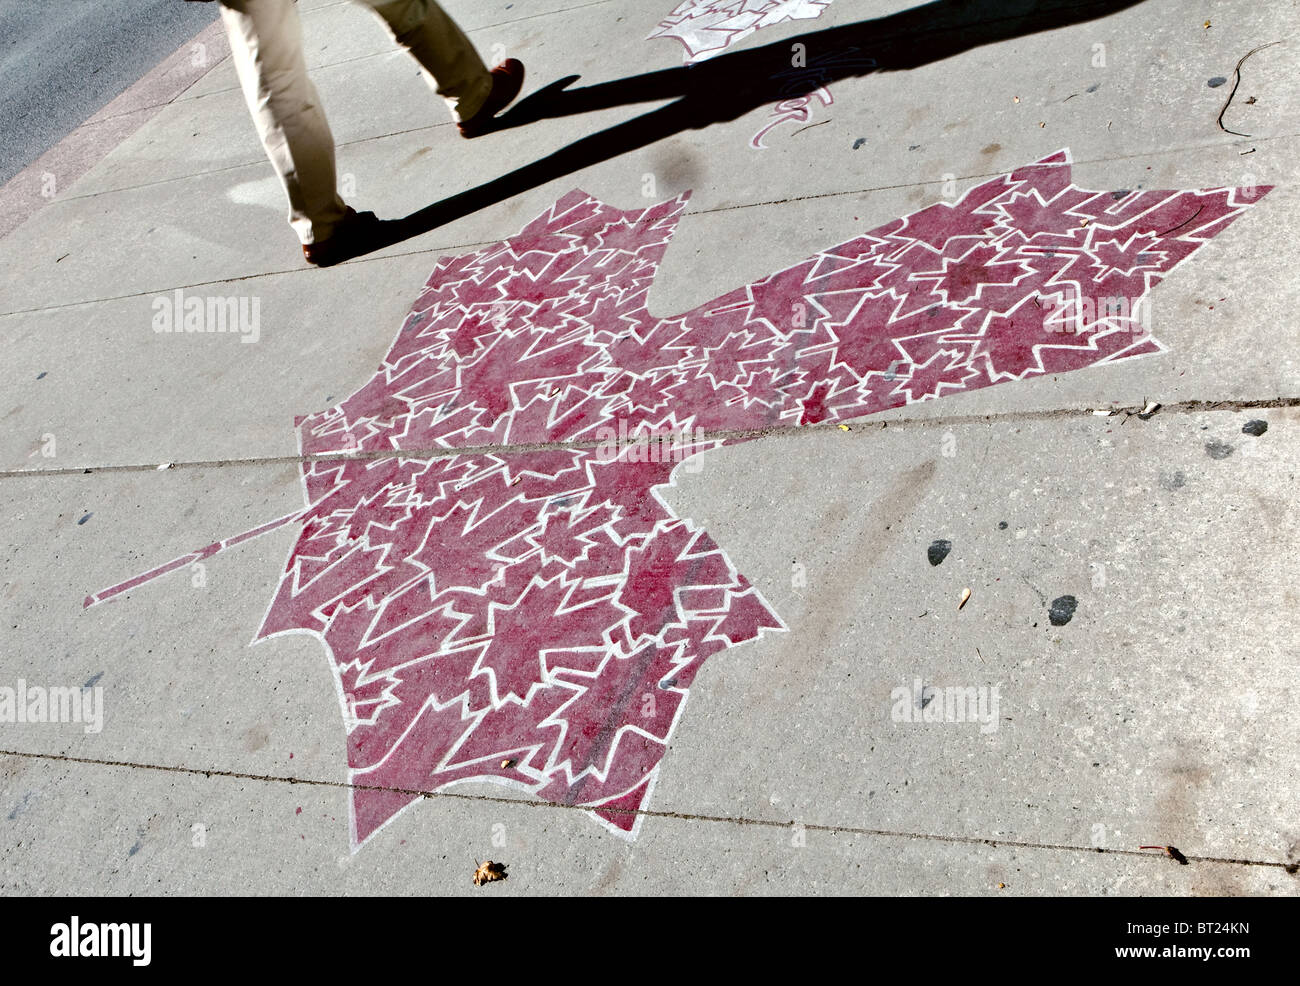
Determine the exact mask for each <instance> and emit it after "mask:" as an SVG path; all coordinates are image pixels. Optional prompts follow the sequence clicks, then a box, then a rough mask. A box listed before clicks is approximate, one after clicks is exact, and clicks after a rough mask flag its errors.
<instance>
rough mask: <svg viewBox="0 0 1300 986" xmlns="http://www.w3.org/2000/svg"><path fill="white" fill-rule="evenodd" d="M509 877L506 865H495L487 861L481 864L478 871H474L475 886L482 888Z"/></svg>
mask: <svg viewBox="0 0 1300 986" xmlns="http://www.w3.org/2000/svg"><path fill="white" fill-rule="evenodd" d="M509 875H510V874H508V873H507V872H506V864H505V863H494V862H492V860H490V859H487V860H484V861H483V862H481V863H479V866H478V869H476V870H475V871H474V886H476V887H481V886H483V884H485V883H493V882H494V881H496V880H504V879H505V878H506V877H507V876H509Z"/></svg>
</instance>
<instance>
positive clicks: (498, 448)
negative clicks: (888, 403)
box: [0, 397, 1300, 479]
mask: <svg viewBox="0 0 1300 986" xmlns="http://www.w3.org/2000/svg"><path fill="white" fill-rule="evenodd" d="M1146 406H1147V403H1142V404H1130V405H1125V406H1122V407H1120V406H1116V407H1110V408H1105V409H1103V410H1105V411H1107V412H1108V413H1107V414H1106V415H1105V416H1106V417H1107V418H1115V417H1119V416H1120V415H1121V414H1122V415H1125V417H1124V419H1123V420H1125V421H1127V420H1128V418H1129V417H1132V416H1134V415H1139V414H1141V412H1142V411H1143V410H1144V408H1145V407H1146ZM1286 407H1300V397H1268V398H1258V399H1247V400H1243V399H1229V400H1219V401H1202V400H1187V401H1179V402H1177V403H1174V404H1161V405H1160V411H1159V413H1161V414H1199V413H1205V412H1211V411H1232V412H1237V411H1250V410H1256V409H1261V408H1286ZM1092 417H1098V414H1097V410H1095V409H1093V408H1087V407H1083V408H1049V409H1045V410H1039V411H1008V412H1005V413H1000V414H953V415H940V416H935V417H926V418H893V419H885V420H881V421H877V422H864V421H863V420H862V419H856V420H855V421H854V423H853V424H852V425H850V434H852V433H853V432H858V433H859V435H857V436H856V437H861V436H862V435H863V434H865V433H867V432H869V431H876V430H884V429H886V428H891V427H892V428H916V427H921V428H952V427H960V426H962V425H972V424H997V423H1002V422H1025V421H1059V420H1068V419H1071V418H1092ZM840 424H841V422H838V421H826V422H821V423H819V424H815V425H773V426H770V427H766V428H748V429H732V430H724V431H715V432H708V433H705V434H704V435H703V436H702V439H701V440H702V441H703V442H705V443H708V442H717V441H721V442H730V441H742V440H752V439H755V438H794V437H797V436H800V435H805V434H822V433H826V432H831V431H838V429H839V425H840ZM664 437H671V436H664ZM646 438H647V441H650V440H653V438H654V436H646ZM606 443H607V442H606V440H603V439H599V438H593V439H589V440H569V441H558V442H534V443H519V444H513V445H472V446H466V447H463V448H442V447H435V448H412V449H398V450H388V449H378V450H375V451H369V452H325V453H319V454H316V455H266V456H253V457H250V458H246V459H196V460H191V461H168V462H167V463H166V465H167V469H166V470H164V469H162V468H161V466H159V465H158V464H157V463H152V462H151V463H120V464H110V465H100V466H85V465H82V466H66V467H63V468H59V469H5V470H0V479H31V478H33V477H35V478H41V479H45V478H51V477H56V476H86V475H93V474H95V473H119V472H162V471H171V470H172V469H222V468H227V467H231V466H234V467H239V466H288V465H294V466H297V465H302V464H309V463H314V462H347V461H350V460H360V461H379V460H383V459H441V458H447V457H451V456H457V455H512V454H517V453H524V452H554V451H564V450H581V449H594V448H599V447H600V446H601V445H604V444H606ZM647 447H648V446H647Z"/></svg>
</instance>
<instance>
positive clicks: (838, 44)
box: [374, 0, 1142, 249]
mask: <svg viewBox="0 0 1300 986" xmlns="http://www.w3.org/2000/svg"><path fill="white" fill-rule="evenodd" d="M1141 2H1142V0H934V2H932V3H927V4H923V5H921V6H918V7H912V8H910V9H908V10H904V11H901V12H899V13H896V14H890V15H888V16H885V17H879V18H875V19H873V20H866V21H858V22H856V23H853V24H845V25H840V26H837V27H831V28H827V29H825V30H820V31H810V32H808V33H805V34H800V35H797V36H794V37H787V38H783V39H782V40H780V41H777V42H774V43H772V44H768V45H764V46H762V47H758V48H753V49H748V50H742V51H736V52H731V53H726V54H722V55H719V56H717V57H715V58H712V59H709V60H707V61H704V62H701V63H698V64H695V65H690V66H678V67H675V68H670V69H663V70H661V71H657V72H647V73H644V74H642V75H635V76H630V77H628V78H625V79H618V80H615V81H612V82H604V83H598V84H596V85H591V86H584V87H582V88H579V89H571V88H569V87H570V86H571V85H572V84H573V83H574V82H575V81H577V79H578V78H579V77H578V76H570V77H568V78H564V79H561V80H559V81H557V82H555V83H552V84H551V85H549V86H546V87H545V88H543V89H541V90H539V91H538V92H535V93H533V94H532V95H530V96H528V97H527V98H525V99H523V100H521V101H520V102H519V103H517V104H516V105H515V107H514V108H513V109H511V110H510V111H509V112H507V113H505V114H504V115H503V116H502V117H501V118H500V119H499V120H498V125H497V128H496V129H508V128H511V127H518V126H523V125H525V124H528V123H533V122H536V121H538V120H543V119H548V118H556V117H562V116H572V115H575V114H579V113H591V112H595V111H597V110H602V109H608V108H610V107H615V106H623V105H633V104H636V103H646V102H659V101H662V100H665V99H672V100H674V101H673V102H672V103H669V104H668V105H667V106H663V107H660V108H659V109H655V110H652V111H650V112H649V113H645V114H643V115H641V116H638V117H635V118H634V119H631V120H628V121H626V122H624V123H620V124H617V125H616V126H613V127H609V128H608V129H606V130H602V131H600V132H598V133H594V134H591V135H589V136H586V137H582V138H580V139H578V140H576V141H574V142H573V143H571V144H568V145H567V146H565V147H562V148H560V149H559V150H557V151H555V152H554V153H553V154H549V155H547V156H546V157H543V158H540V159H538V160H536V161H533V162H531V163H529V164H526V165H524V166H522V167H520V168H516V169H515V170H514V171H510V172H507V173H506V174H503V175H501V176H500V177H498V178H493V179H492V180H490V181H487V182H484V183H483V184H481V185H477V186H475V187H474V188H471V189H467V190H466V191H464V192H459V193H457V194H455V195H452V196H449V197H447V198H445V199H442V200H440V201H438V202H434V203H432V204H431V205H428V206H426V207H425V208H423V209H420V210H419V211H417V212H414V213H412V214H411V215H409V216H406V217H405V218H402V219H395V220H389V221H387V222H385V223H384V224H383V231H382V234H381V242H380V243H379V244H378V245H377V246H375V247H374V249H380V248H381V247H383V246H389V245H392V244H394V243H399V242H401V241H403V240H406V239H410V238H411V237H415V236H419V235H421V234H422V233H427V232H429V231H430V230H433V229H436V228H437V227H439V226H442V225H445V224H446V223H449V222H453V221H454V220H456V219H461V218H463V217H465V216H468V215H471V214H472V213H475V212H477V211H479V210H480V209H484V208H486V207H488V206H490V205H495V204H497V203H499V202H503V201H505V200H507V199H509V198H512V197H513V196H515V195H518V194H520V193H521V192H525V191H528V190H530V189H533V188H537V187H539V186H541V185H544V184H546V183H547V182H550V181H553V180H555V179H557V178H562V177H564V176H566V175H571V174H574V173H576V172H578V171H581V170H583V169H585V168H588V167H591V166H592V165H595V164H599V163H601V162H603V161H608V160H611V159H613V158H616V157H619V156H620V155H623V154H627V153H629V152H631V151H635V150H638V149H640V148H643V147H646V146H648V145H650V144H653V143H655V142H657V141H660V140H663V139H664V138H666V137H671V136H673V135H674V134H678V133H682V132H683V131H686V130H700V129H703V128H705V127H708V126H711V125H712V124H715V123H723V122H726V121H730V120H735V119H737V118H739V117H741V116H743V115H744V114H746V113H748V112H750V111H752V110H754V109H757V108H759V107H761V106H765V105H768V104H771V103H774V102H777V101H779V100H782V99H788V98H791V97H792V96H797V95H804V94H808V93H811V92H813V91H814V90H815V89H817V87H819V86H824V85H827V84H829V83H832V82H837V81H839V80H841V79H845V78H852V77H860V76H865V75H870V74H875V73H879V72H901V71H905V70H908V69H913V68H918V67H919V66H922V65H927V64H930V63H933V62H938V61H942V60H944V59H946V58H951V57H953V56H954V55H958V54H960V53H962V52H965V51H969V50H971V49H973V48H978V47H980V46H982V45H988V44H994V43H996V42H1000V41H1008V40H1011V39H1013V38H1021V37H1027V36H1029V35H1033V34H1038V33H1040V32H1043V31H1050V30H1054V29H1057V28H1062V27H1067V26H1070V25H1074V24H1080V23H1084V22H1086V21H1089V20H1094V19H1096V18H1099V17H1105V16H1108V15H1110V14H1113V13H1116V12H1118V11H1120V10H1124V9H1126V8H1128V7H1133V6H1136V5H1137V4H1138V3H1141ZM796 43H799V44H803V45H804V46H805V49H806V55H807V67H806V68H804V69H802V70H799V71H792V69H791V60H792V59H791V53H792V45H794V44H796ZM1021 57H1032V54H1028V55H1022V56H1021ZM1079 57H1080V59H1083V58H1085V57H1087V52H1080V55H1079ZM945 98H946V99H947V100H948V101H950V102H953V103H958V104H959V103H960V102H961V101H962V100H964V99H965V98H966V94H965V91H964V87H963V85H962V82H961V80H959V79H953V80H952V81H951V88H950V89H949V91H948V93H946V94H945Z"/></svg>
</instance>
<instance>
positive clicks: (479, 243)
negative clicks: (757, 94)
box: [0, 0, 1300, 318]
mask: <svg viewBox="0 0 1300 986" xmlns="http://www.w3.org/2000/svg"><path fill="white" fill-rule="evenodd" d="M602 2H603V0H602ZM826 122H830V121H826ZM434 126H443V124H435V125H434ZM417 129H433V127H429V128H417ZM403 132H405V131H403ZM412 132H413V131H412ZM1296 137H1300V132H1297V133H1293V134H1278V135H1276V136H1272V137H1257V138H1255V141H1256V142H1257V143H1259V142H1263V141H1268V140H1290V139H1294V138H1296ZM382 139H383V135H380V136H376V137H366V138H362V139H360V140H355V141H349V142H348V143H351V144H361V143H365V142H366V141H368V140H382ZM1240 143H1241V141H1231V142H1229V143H1228V144H1225V143H1224V142H1223V141H1214V142H1212V143H1207V144H1201V145H1194V146H1191V147H1179V148H1169V149H1166V150H1155V151H1139V152H1136V153H1133V154H1118V155H1115V156H1113V157H1104V158H1093V159H1091V160H1087V161H1082V160H1081V161H1076V162H1075V167H1076V168H1077V167H1080V166H1083V165H1089V164H1112V163H1115V162H1118V161H1130V160H1136V159H1138V158H1143V157H1161V156H1167V155H1170V154H1189V153H1193V152H1198V151H1205V150H1210V149H1213V148H1216V147H1224V146H1232V145H1236V144H1240ZM340 146H341V145H340ZM246 167H253V165H252V164H241V165H234V166H232V168H222V169H218V170H221V171H225V170H234V169H237V168H246ZM206 173H207V172H199V173H197V174H194V175H183V176H181V177H178V178H166V179H162V180H160V181H158V182H152V183H148V184H145V185H140V186H128V187H126V188H116V189H105V190H103V191H101V192H92V193H89V194H87V195H85V196H70V197H68V198H66V199H64V198H60V199H57V200H56V202H57V203H62V202H70V201H73V200H75V199H80V198H96V197H98V196H100V195H113V194H116V193H118V192H129V191H133V190H135V189H136V188H148V187H151V186H152V185H154V184H165V183H167V182H172V181H188V180H190V179H191V178H195V177H202V175H203V174H206ZM214 173H215V172H214ZM1005 173H1006V172H1005V171H988V172H978V173H974V174H969V175H959V176H958V177H957V178H956V179H954V180H956V181H978V180H981V179H984V180H987V179H989V178H997V177H1000V176H1001V175H1004V174H1005ZM946 180H947V179H930V180H927V181H913V182H903V183H902V184H897V185H873V186H869V187H867V188H850V189H844V190H842V191H837V192H814V193H811V194H808V195H792V196H789V197H786V198H780V199H763V200H760V201H756V202H740V203H736V204H733V205H719V206H715V207H713V208H706V209H694V210H689V211H686V212H683V217H686V216H708V215H713V214H715V213H723V212H735V211H738V210H741V209H756V208H761V207H763V206H773V205H777V206H779V205H794V204H798V203H800V202H811V201H815V200H817V199H833V198H841V197H844V196H852V195H871V194H874V193H876V192H892V191H900V190H904V189H910V188H920V187H923V186H925V185H939V184H942V183H943V182H944V181H946ZM498 242H500V241H499V240H476V241H472V242H469V243H452V244H444V245H440V246H431V247H427V248H424V249H420V250H403V251H399V252H393V253H374V254H368V255H366V256H362V257H355V258H353V259H352V260H350V261H348V263H349V264H366V263H377V262H379V261H384V260H396V259H398V258H403V257H416V256H422V255H425V254H436V255H442V254H446V253H450V252H452V251H463V250H474V249H477V248H479V247H485V246H491V245H492V244H494V243H498ZM303 273H319V270H318V268H315V267H308V266H298V267H288V268H284V269H281V270H268V271H258V272H255V273H251V274H237V275H234V276H232V277H226V278H218V279H216V280H210V281H196V282H195V283H193V284H174V285H170V286H167V287H161V288H150V289H148V290H144V291H132V292H130V293H128V294H117V295H108V296H105V297H102V298H89V299H86V300H84V301H69V302H64V303H63V304H58V305H43V306H39V307H36V308H15V309H13V310H11V311H7V312H0V318H9V317H11V316H15V315H37V314H41V313H43V312H56V311H63V310H65V309H69V308H82V307H85V306H87V305H99V304H106V303H108V302H111V301H129V300H130V299H132V298H149V297H154V296H155V295H160V294H170V293H171V292H173V291H176V290H178V289H179V290H182V291H191V290H194V289H196V288H206V287H212V286H214V285H220V284H238V283H240V282H241V281H252V280H257V279H258V278H262V277H279V276H281V275H284V274H303Z"/></svg>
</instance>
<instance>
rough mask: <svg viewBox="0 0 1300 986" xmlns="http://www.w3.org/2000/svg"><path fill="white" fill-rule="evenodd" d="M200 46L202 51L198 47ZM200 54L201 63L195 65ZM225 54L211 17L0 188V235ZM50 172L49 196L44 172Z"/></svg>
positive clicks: (66, 185)
mask: <svg viewBox="0 0 1300 986" xmlns="http://www.w3.org/2000/svg"><path fill="white" fill-rule="evenodd" d="M200 45H202V49H199V48H198V46H200ZM200 51H201V52H202V56H203V57H202V58H201V60H200V61H201V64H197V65H196V64H195V60H196V56H197V55H198V54H199V52H200ZM229 54H230V43H229V42H228V41H227V40H226V32H225V30H224V29H223V27H222V25H221V21H219V20H218V21H214V22H213V23H211V24H209V25H208V26H207V27H205V28H204V29H203V30H202V31H200V32H199V33H198V34H196V35H194V37H192V38H191V39H190V40H189V41H187V42H186V43H185V44H183V45H181V46H180V47H179V48H177V49H176V51H174V52H173V53H172V54H170V55H168V56H167V58H165V59H163V61H161V62H159V63H158V64H157V65H156V66H154V68H152V69H151V70H150V71H149V72H148V73H147V74H146V75H145V76H144V77H143V78H141V79H140V80H139V81H138V82H136V83H135V84H133V85H132V86H131V87H130V88H128V89H127V90H126V91H125V92H124V93H122V94H121V95H120V96H118V97H117V98H116V99H114V100H112V101H111V102H109V103H108V104H107V105H105V106H104V107H103V108H102V109H100V111H99V112H98V113H96V114H95V115H94V116H92V117H91V118H90V119H88V120H87V121H86V122H85V123H83V124H81V126H79V127H77V129H76V130H74V131H72V133H70V134H68V135H67V136H66V137H64V138H63V139H62V140H61V141H59V142H58V143H57V144H55V145H54V146H53V147H51V148H50V149H49V150H48V151H46V152H45V153H44V154H42V155H41V156H40V157H38V158H37V159H36V160H35V161H33V162H32V163H31V164H29V165H28V166H27V167H26V168H24V169H23V170H22V171H20V172H18V174H16V175H14V177H13V178H11V179H10V180H9V181H8V183H7V184H5V185H4V187H3V188H0V238H3V237H5V236H8V235H9V234H10V233H12V232H13V231H14V230H15V229H17V228H18V227H19V226H21V225H22V224H23V223H25V222H26V221H27V220H28V219H30V218H31V217H32V216H34V215H35V214H36V213H37V212H39V211H40V210H41V208H42V207H44V206H46V205H48V204H49V203H50V202H54V201H57V200H58V198H59V193H60V192H62V191H63V190H65V189H68V188H71V187H72V186H73V185H74V184H75V183H76V181H77V179H79V178H80V177H81V176H82V175H84V174H85V173H86V172H88V171H89V170H90V169H91V168H93V167H94V166H95V165H97V164H98V163H99V162H100V161H102V160H103V159H104V158H105V157H107V156H108V154H109V153H110V152H111V151H112V150H113V149H114V148H115V147H117V146H118V145H119V144H121V143H122V142H123V141H124V140H126V139H127V138H128V137H130V136H131V135H132V134H134V133H135V132H136V131H137V130H139V129H140V128H141V127H143V126H144V125H145V124H146V123H148V122H149V121H150V120H151V119H153V117H154V116H155V115H156V114H157V113H158V111H159V110H161V109H162V108H163V107H164V106H166V105H167V104H168V103H170V102H171V101H172V100H174V99H175V98H176V97H177V96H179V95H180V94H181V93H183V92H184V91H185V90H186V89H188V88H189V87H190V86H192V85H194V83H196V82H198V81H199V79H201V78H203V76H205V75H207V74H208V72H209V71H211V70H212V69H213V68H214V67H216V66H217V65H218V64H219V63H221V62H222V61H224V60H225V59H226V57H227V56H228V55H229ZM47 175H48V176H53V180H54V182H55V185H54V194H49V183H48V179H47V177H46V176H47Z"/></svg>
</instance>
